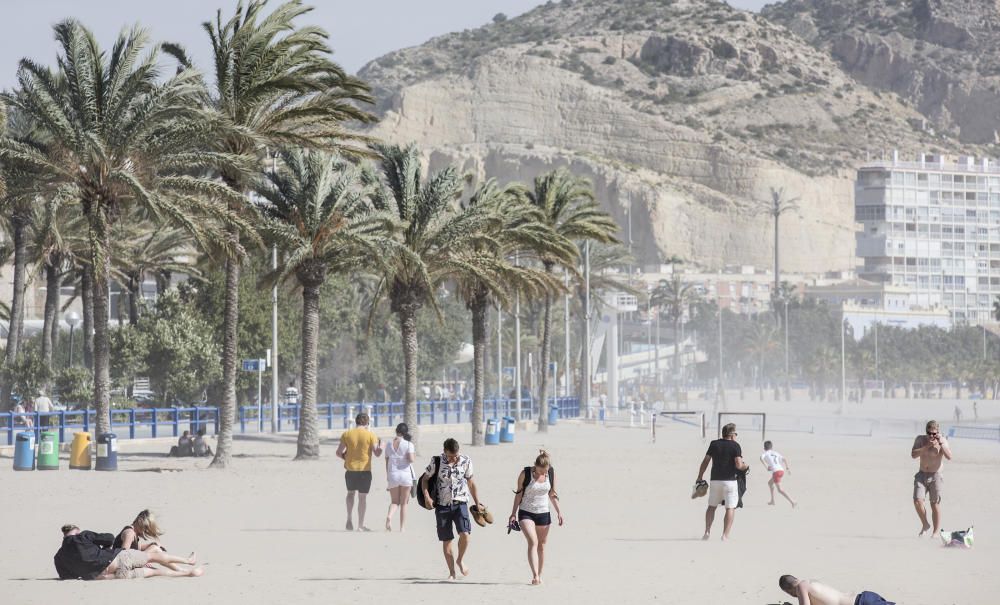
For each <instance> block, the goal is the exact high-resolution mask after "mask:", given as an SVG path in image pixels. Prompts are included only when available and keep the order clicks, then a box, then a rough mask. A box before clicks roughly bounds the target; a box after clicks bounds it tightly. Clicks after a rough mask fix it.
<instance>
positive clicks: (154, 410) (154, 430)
mask: <svg viewBox="0 0 1000 605" xmlns="http://www.w3.org/2000/svg"><path fill="white" fill-rule="evenodd" d="M151 430H152V431H153V439H156V408H153V424H152V429H151Z"/></svg>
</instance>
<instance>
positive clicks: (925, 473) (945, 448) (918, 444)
mask: <svg viewBox="0 0 1000 605" xmlns="http://www.w3.org/2000/svg"><path fill="white" fill-rule="evenodd" d="M925 432H926V434H924V435H917V438H916V439H915V440H914V441H913V448H912V449H911V450H910V457H911V458H914V459H916V458H919V459H920V470H918V471H917V474H916V475H914V476H913V507H914V508H915V509H916V510H917V517H919V518H920V525H921V527H920V534H919V535H921V536H922V535H924V534H926V533H927V530H930V529H931V524H930V523H928V522H927V510H926V509H925V508H924V499H925V498H927V497H929V498H930V501H931V519H932V520H933V521H934V529H933V530H932V531H931V536H936V535H938V533H939V532H940V531H941V492H942V491H943V489H944V479H943V478H942V477H941V465H942V464H943V463H944V460H945V458H947V459H948V460H951V447H950V446H949V445H948V440H947V439H945V438H944V435H942V434H941V429H940V427H939V426H938V423H937V421H936V420H931V421H929V422H928V423H927V426H926V431H925Z"/></svg>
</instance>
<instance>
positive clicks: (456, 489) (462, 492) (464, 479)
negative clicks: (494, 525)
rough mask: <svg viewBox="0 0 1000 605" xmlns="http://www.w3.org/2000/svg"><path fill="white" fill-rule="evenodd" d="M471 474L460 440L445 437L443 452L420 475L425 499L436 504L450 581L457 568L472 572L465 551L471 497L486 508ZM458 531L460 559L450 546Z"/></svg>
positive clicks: (468, 529) (466, 547)
mask: <svg viewBox="0 0 1000 605" xmlns="http://www.w3.org/2000/svg"><path fill="white" fill-rule="evenodd" d="M431 477H434V478H435V479H436V485H435V493H434V494H433V498H432V497H431V493H430V490H429V488H428V483H429V479H430V478H431ZM472 477H473V468H472V459H471V458H469V457H468V456H466V455H464V454H459V453H458V441H456V440H455V439H447V440H445V442H444V451H443V452H442V453H441V455H440V456H434V457H433V458H432V459H431V463H430V464H428V465H427V470H426V471H425V472H424V474H423V475H421V477H420V489H421V490H423V496H424V500H425V501H427V502H433V503H434V518H435V520H436V521H437V535H438V540H440V541H441V550H442V552H443V553H444V560H445V563H447V565H448V579H449V580H454V579H455V578H456V577H457V575H456V573H455V570H456V567H457V569H458V572H459V573H461V574H462V575H463V576H467V575H469V568H468V567H466V566H465V554H466V551H467V550H468V548H469V536H470V535H471V534H472V520H471V519H470V517H469V498H470V497H471V498H472V500H473V502H474V503H475V505H476V507H477V508H484V505H482V504H480V502H479V492H478V490H477V489H476V482H475V481H474V480H473V478H472ZM455 530H458V558H455V554H454V553H453V551H452V547H451V545H452V542H454V540H455Z"/></svg>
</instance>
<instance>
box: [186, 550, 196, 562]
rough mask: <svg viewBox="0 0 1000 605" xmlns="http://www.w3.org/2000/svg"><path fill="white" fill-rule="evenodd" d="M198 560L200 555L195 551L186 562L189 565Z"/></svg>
mask: <svg viewBox="0 0 1000 605" xmlns="http://www.w3.org/2000/svg"><path fill="white" fill-rule="evenodd" d="M197 562H198V555H196V554H195V553H193V552H192V553H191V554H190V555H189V556H188V558H187V561H185V563H187V564H188V565H194V564H195V563H197Z"/></svg>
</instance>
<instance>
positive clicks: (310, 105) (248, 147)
mask: <svg viewBox="0 0 1000 605" xmlns="http://www.w3.org/2000/svg"><path fill="white" fill-rule="evenodd" d="M266 5H267V2H266V0H250V1H249V2H247V3H245V4H244V2H242V1H241V2H239V3H238V4H237V5H236V10H235V12H234V13H233V16H232V17H231V18H229V20H227V21H223V18H222V11H218V12H217V13H216V18H215V21H214V22H211V21H209V22H205V23H203V24H202V27H203V28H204V29H205V31H206V32H207V33H208V37H209V39H210V41H211V43H212V53H213V67H214V76H215V82H214V84H215V85H214V88H213V89H212V92H211V95H210V97H209V98H208V99H206V103H207V104H208V105H210V106H211V107H212V108H214V109H215V111H216V112H217V113H218V114H219V115H220V116H221V117H222V119H223V120H224V121H225V122H226V123H227V124H230V125H232V126H233V127H234V128H233V129H232V130H231V132H230V134H229V135H228V136H224V137H218V138H217V140H216V141H215V142H214V146H213V148H214V149H216V150H217V151H222V152H224V153H227V154H232V155H237V156H240V157H243V158H245V159H246V160H252V161H256V162H259V161H260V160H261V159H262V158H263V156H264V154H265V151H266V149H267V148H271V149H279V148H282V147H305V148H320V149H327V150H331V151H332V150H338V149H339V150H341V151H344V152H348V153H354V152H359V150H357V149H355V148H354V147H351V146H350V143H352V142H358V141H361V140H363V137H361V136H359V135H357V134H353V133H349V132H347V131H346V130H345V129H344V124H345V123H347V122H370V121H372V120H373V119H374V118H373V116H371V115H370V114H369V113H367V112H365V111H362V110H361V109H359V108H358V103H371V102H373V99H372V98H371V96H370V95H369V93H368V87H367V86H366V85H365V84H364V83H363V82H361V81H360V80H358V79H356V78H354V77H352V76H349V75H348V74H347V73H346V72H345V71H344V70H343V69H342V68H341V67H340V66H339V65H337V64H336V63H334V62H333V61H332V60H331V59H330V55H331V52H332V51H331V50H330V47H329V46H328V45H327V39H328V37H329V36H328V35H327V33H326V32H325V31H323V30H322V29H320V28H318V27H314V26H299V25H298V24H297V22H296V21H297V20H298V18H299V17H301V16H303V15H305V14H307V13H309V12H310V11H311V10H312V8H310V7H307V6H304V5H303V4H302V2H301V1H300V0H292V1H290V2H285V3H283V4H280V5H279V6H278V7H277V8H275V9H274V10H273V11H272V12H270V13H268V12H267V11H266V10H265V9H266ZM169 50H171V51H172V52H174V53H175V54H176V55H177V56H178V57H179V58H180V59H181V60H182V61H184V62H187V58H186V57H185V55H184V53H183V51H182V50H181V49H179V48H177V47H171V48H170V49H169ZM221 177H222V180H223V181H224V182H225V183H226V185H228V186H229V187H230V188H231V189H232V190H233V191H235V192H237V193H239V194H240V195H241V196H244V199H242V200H241V201H239V202H238V203H234V204H233V205H232V208H231V209H232V210H233V211H234V212H246V210H247V207H248V206H249V204H248V202H247V200H246V198H245V194H247V193H249V191H250V189H251V185H252V179H251V178H250V176H249V175H247V174H243V173H240V172H239V171H229V170H223V171H222V172H221ZM227 237H228V239H229V240H230V243H231V245H232V248H233V250H234V252H236V254H234V255H230V256H229V258H228V259H227V261H226V300H225V315H224V321H223V346H222V376H223V395H222V405H221V407H220V410H219V414H220V426H219V437H218V443H217V447H216V451H215V458H214V459H213V460H212V464H211V465H212V466H213V467H216V468H222V467H225V466H227V465H228V464H229V462H230V459H231V457H232V443H233V422H234V420H235V417H236V370H237V367H236V364H237V361H238V355H237V353H238V350H237V348H238V347H237V345H238V342H237V322H238V320H239V281H240V279H239V278H240V266H241V263H242V262H243V254H242V252H241V251H242V248H241V247H240V238H241V235H240V233H238V232H237V231H235V230H230V232H229V233H228V234H227Z"/></svg>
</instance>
